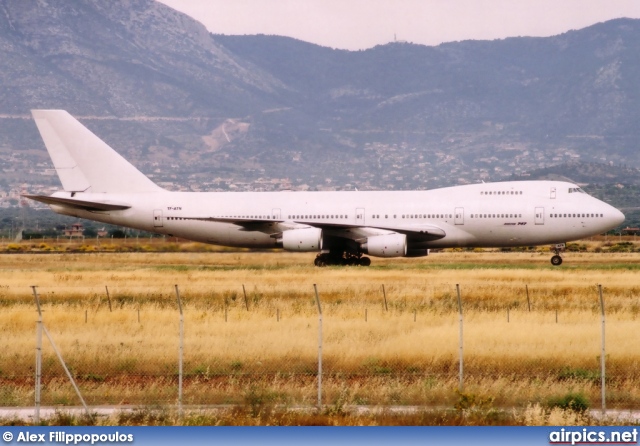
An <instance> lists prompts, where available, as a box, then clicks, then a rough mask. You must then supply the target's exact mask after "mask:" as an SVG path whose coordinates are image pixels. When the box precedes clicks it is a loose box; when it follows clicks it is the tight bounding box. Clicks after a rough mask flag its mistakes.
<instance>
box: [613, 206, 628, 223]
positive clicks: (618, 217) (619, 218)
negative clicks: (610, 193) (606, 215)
mask: <svg viewBox="0 0 640 446" xmlns="http://www.w3.org/2000/svg"><path fill="white" fill-rule="evenodd" d="M611 219H612V221H613V222H614V223H615V225H616V226H618V225H621V224H622V222H623V221H624V219H625V216H624V214H623V213H622V212H620V211H619V210H618V209H616V208H613V212H612V216H611Z"/></svg>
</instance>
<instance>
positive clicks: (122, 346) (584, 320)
mask: <svg viewBox="0 0 640 446" xmlns="http://www.w3.org/2000/svg"><path fill="white" fill-rule="evenodd" d="M598 243H604V242H598ZM596 248H597V246H596ZM593 250H595V249H593ZM600 251H603V250H602V249H601V250H600ZM549 257H550V255H549V253H548V252H538V251H534V252H509V253H501V252H441V253H436V254H433V255H431V256H429V257H427V258H424V259H387V260H385V259H374V263H373V266H372V267H370V268H359V267H352V268H333V267H330V268H315V267H313V266H311V261H312V259H313V255H312V254H291V253H281V252H273V253H272V252H260V253H249V252H228V251H222V252H194V251H193V250H191V252H179V251H178V252H151V253H149V252H147V253H144V252H133V253H110V252H102V253H49V254H0V305H1V306H2V311H1V312H0V347H1V348H2V351H3V354H2V355H1V356H0V405H4V406H19V405H30V404H33V383H34V372H33V370H34V351H35V332H36V329H35V327H36V324H35V321H36V313H35V305H34V303H33V302H34V300H33V295H32V289H31V286H32V285H35V286H37V290H38V293H39V295H40V298H41V302H42V307H43V309H44V316H43V318H44V323H45V326H46V327H47V328H48V330H49V332H50V333H51V335H52V337H53V339H54V341H55V342H56V344H57V346H58V347H59V349H60V350H61V352H62V355H63V356H64V358H65V360H66V362H67V364H68V366H69V368H70V369H71V370H72V372H73V374H74V376H75V377H76V379H77V380H78V382H79V386H80V388H81V391H82V393H83V396H84V397H85V399H86V400H87V402H88V403H89V404H154V405H157V404H160V405H170V404H175V402H176V401H177V370H178V363H177V358H178V346H179V337H178V326H179V325H178V324H179V315H178V310H177V303H176V297H175V288H174V285H176V284H177V285H178V286H179V289H180V293H181V296H182V299H183V304H184V321H185V322H184V327H185V330H184V332H185V341H184V361H185V363H184V364H185V365H184V370H185V382H184V403H185V404H190V405H199V404H233V405H236V404H241V405H244V406H245V407H249V408H251V410H252V413H258V412H261V411H263V409H264V408H265V407H275V406H278V407H291V406H299V405H302V406H313V405H315V404H316V403H317V400H316V399H317V386H316V384H317V381H316V372H317V357H318V314H317V306H316V302H315V297H314V289H313V285H314V284H316V285H317V287H318V290H319V294H320V299H321V302H322V305H323V348H322V350H323V372H324V375H323V403H324V404H326V405H329V406H331V407H334V408H335V407H339V408H340V407H346V406H352V405H374V406H377V405H380V406H385V405H421V406H429V407H438V408H449V409H453V408H455V407H458V408H461V407H462V408H463V409H473V408H483V409H487V408H491V409H492V410H493V409H501V410H506V408H519V409H520V410H521V411H522V413H523V414H524V413H529V414H530V415H531V413H533V412H532V410H533V409H531V408H532V407H534V408H535V407H538V408H540V407H541V408H547V409H549V410H551V408H553V407H565V406H567V405H570V404H571V402H572V401H573V402H574V404H577V405H578V406H580V407H582V406H584V407H599V406H600V404H601V398H600V352H601V350H600V349H601V338H600V336H601V323H600V304H599V297H598V291H597V284H602V285H603V287H604V288H603V289H604V299H605V306H606V312H607V322H606V333H607V338H606V340H607V344H606V347H607V351H606V355H607V356H606V365H607V406H608V407H617V408H639V407H640V372H639V371H638V370H640V367H639V366H640V351H639V350H638V348H637V346H638V345H639V342H638V341H640V334H638V332H639V331H638V326H639V324H640V321H638V312H639V311H640V295H639V293H638V292H639V291H640V278H639V277H638V269H639V268H640V255H638V254H637V253H635V252H621V253H620V252H597V253H596V252H571V253H567V254H566V255H565V263H564V264H563V265H562V266H561V267H553V266H551V265H550V264H549ZM456 284H459V285H460V289H461V296H462V301H463V311H464V336H463V339H464V381H463V391H462V392H459V390H458V386H459V378H458V376H459V375H458V374H459V360H458V357H459V317H458V304H457V294H456ZM383 285H384V293H383V290H382V287H383ZM243 286H244V291H243ZM105 287H108V291H109V299H108V298H107V289H106V288H105ZM245 293H246V299H245ZM385 296H386V303H385ZM110 306H111V309H110V308H109V307H110ZM247 308H248V309H247ZM43 355H44V361H43V384H44V387H43V391H42V398H43V404H57V405H62V406H64V405H76V404H78V400H77V397H76V396H75V393H74V392H73V389H72V387H71V386H70V384H69V383H68V381H67V379H66V377H65V376H64V373H63V372H62V369H61V367H60V366H59V364H58V363H57V359H56V357H55V355H54V353H53V350H52V349H51V347H50V346H49V344H48V341H47V340H46V338H45V342H44V349H43ZM547 409H545V410H547ZM527 410H528V411H529V412H526V411H527ZM545 413H546V415H544V414H541V415H539V416H538V418H536V419H539V420H543V419H544V417H545V416H547V418H548V415H549V413H550V412H545ZM522 416H524V415H522ZM533 418H535V417H533ZM518 419H519V420H523V419H524V418H522V417H521V418H518ZM485 422H486V421H485ZM539 422H542V421H539Z"/></svg>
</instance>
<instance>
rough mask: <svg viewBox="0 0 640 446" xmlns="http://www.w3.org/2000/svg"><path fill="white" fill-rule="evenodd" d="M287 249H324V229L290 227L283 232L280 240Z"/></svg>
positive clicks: (302, 250)
mask: <svg viewBox="0 0 640 446" xmlns="http://www.w3.org/2000/svg"><path fill="white" fill-rule="evenodd" d="M278 241H279V242H280V243H281V244H282V247H283V248H284V249H285V250H287V251H300V252H309V251H321V250H322V229H319V228H300V229H289V230H287V231H284V232H283V233H282V238H281V239H280V240H278Z"/></svg>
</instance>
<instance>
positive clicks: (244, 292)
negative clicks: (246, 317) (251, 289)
mask: <svg viewBox="0 0 640 446" xmlns="http://www.w3.org/2000/svg"><path fill="white" fill-rule="evenodd" d="M242 293H243V294H244V306H245V307H247V311H249V301H248V300H247V292H246V290H245V289H244V284H243V285H242Z"/></svg>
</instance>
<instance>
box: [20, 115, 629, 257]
mask: <svg viewBox="0 0 640 446" xmlns="http://www.w3.org/2000/svg"><path fill="white" fill-rule="evenodd" d="M32 113H33V118H34V119H35V122H36V125H37V126H38V130H39V131H40V135H41V136H42V139H43V140H44V143H45V145H46V147H47V150H48V152H49V155H50V156H51V160H52V161H53V164H54V166H55V168H56V171H57V173H58V176H59V177H60V181H61V183H62V188H63V190H62V191H59V192H56V193H54V194H52V195H51V196H43V195H25V196H26V197H27V198H30V199H32V200H36V201H40V202H42V203H46V204H48V205H49V206H50V207H51V209H53V210H54V211H55V212H57V213H59V214H64V215H71V216H74V217H79V218H86V219H89V220H96V221H100V222H105V223H110V224H114V225H121V226H126V227H130V228H136V229H141V230H144V231H150V232H155V233H158V234H165V235H169V236H176V237H182V238H185V239H189V240H194V241H198V242H204V243H211V244H216V245H223V246H235V247H246V248H276V247H280V248H283V249H285V250H287V251H301V252H317V253H318V255H317V256H316V258H315V265H317V266H324V265H362V266H368V265H369V264H370V263H371V260H370V259H369V257H366V256H364V255H365V254H368V255H370V256H374V257H421V256H426V255H427V254H428V253H429V250H430V249H432V248H453V247H513V246H532V245H543V244H552V245H555V255H554V256H553V257H552V258H551V263H552V264H553V265H560V264H561V263H562V257H560V248H561V247H562V246H563V244H564V243H565V242H568V241H571V240H578V239H581V238H585V237H589V236H592V235H595V234H600V233H602V232H605V231H608V230H609V229H612V228H615V227H616V226H618V225H620V224H621V223H622V222H623V220H624V215H623V214H622V213H621V212H620V211H619V210H617V209H615V208H614V207H612V206H610V205H608V204H607V203H604V202H602V201H600V200H597V199H596V198H594V197H591V196H589V195H588V194H586V193H585V192H584V191H583V190H582V189H581V188H580V187H578V186H577V185H575V184H572V183H566V182H560V181H514V182H502V183H487V184H473V185H466V186H455V187H447V188H442V189H435V190H427V191H379V192H359V191H355V192H170V191H167V190H164V189H162V188H160V187H159V186H157V185H156V184H154V183H153V182H152V181H151V180H150V179H149V178H147V177H146V176H145V175H143V174H142V173H141V172H140V171H139V170H138V169H136V168H135V167H134V166H133V165H131V164H130V163H129V162H127V161H126V160H125V159H124V158H123V157H122V156H120V155H119V154H118V153H117V152H115V151H114V150H113V149H112V148H111V147H109V146H108V145H107V144H106V143H105V142H104V141H102V140H101V139H100V138H98V137H97V136H96V135H94V134H93V133H92V132H91V131H90V130H89V129H87V128H86V127H84V126H83V125H82V124H81V123H80V122H78V121H77V120H76V119H74V118H73V117H72V116H71V115H70V114H69V113H67V112H66V111H64V110H33V111H32Z"/></svg>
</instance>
